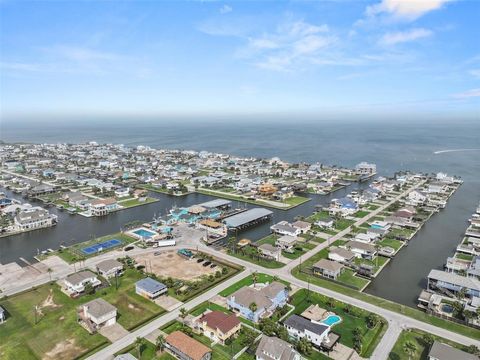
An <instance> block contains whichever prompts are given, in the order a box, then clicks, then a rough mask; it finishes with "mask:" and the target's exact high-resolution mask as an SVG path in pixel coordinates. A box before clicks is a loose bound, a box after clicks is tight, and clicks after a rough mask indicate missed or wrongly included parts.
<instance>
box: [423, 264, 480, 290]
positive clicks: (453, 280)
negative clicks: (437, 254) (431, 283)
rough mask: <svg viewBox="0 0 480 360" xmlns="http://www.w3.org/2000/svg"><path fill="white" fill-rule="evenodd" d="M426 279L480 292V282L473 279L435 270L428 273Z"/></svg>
mask: <svg viewBox="0 0 480 360" xmlns="http://www.w3.org/2000/svg"><path fill="white" fill-rule="evenodd" d="M428 278H429V279H433V280H437V281H443V282H447V283H450V284H453V285H457V286H461V287H464V288H467V289H472V290H478V291H480V281H479V280H477V279H475V278H468V277H465V276H461V275H457V274H454V273H448V272H446V271H441V270H435V269H433V270H431V271H430V273H429V274H428Z"/></svg>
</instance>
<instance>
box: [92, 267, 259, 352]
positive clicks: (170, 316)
mask: <svg viewBox="0 0 480 360" xmlns="http://www.w3.org/2000/svg"><path fill="white" fill-rule="evenodd" d="M249 273H250V272H249V271H248V270H244V271H242V272H241V273H239V274H237V275H235V276H234V277H231V278H230V279H227V280H226V281H224V282H223V283H221V284H219V285H218V286H216V287H214V288H212V289H210V290H209V291H207V292H205V293H203V294H201V295H199V296H197V297H196V298H194V299H193V300H190V301H189V302H187V303H185V304H184V305H183V307H184V308H186V309H187V310H190V309H192V308H194V307H195V306H197V305H199V304H201V303H203V302H204V301H207V300H209V299H210V298H211V297H213V296H214V295H216V294H218V293H219V292H220V291H222V290H224V289H226V288H227V287H229V286H230V285H233V284H235V283H236V282H237V281H239V280H241V279H243V278H244V277H246V276H247V275H248V274H249ZM179 314H180V308H179V309H176V310H173V311H171V312H168V313H166V314H165V315H163V316H161V317H159V318H157V319H155V320H153V321H152V322H150V323H148V324H147V325H145V326H142V327H141V328H140V329H138V330H135V331H133V332H131V333H130V334H128V335H127V336H125V337H123V338H121V339H120V340H118V341H115V342H114V343H112V344H111V345H109V346H107V347H106V348H104V349H102V350H100V351H99V352H97V353H96V354H94V355H92V356H90V357H88V358H87V359H88V360H99V359H111V358H112V355H113V354H115V353H117V352H119V351H120V350H122V349H123V348H125V347H126V346H128V345H130V344H132V343H133V342H134V341H135V339H136V338H137V337H145V336H147V335H148V334H150V333H151V332H152V331H154V330H156V329H158V328H159V327H162V326H163V325H165V324H167V323H168V322H170V321H172V320H175V319H176V318H177V317H178V315H179Z"/></svg>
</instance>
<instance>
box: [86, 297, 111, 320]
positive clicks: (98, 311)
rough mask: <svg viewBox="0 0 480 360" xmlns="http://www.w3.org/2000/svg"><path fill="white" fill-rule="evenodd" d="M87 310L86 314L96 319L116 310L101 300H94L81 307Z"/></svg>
mask: <svg viewBox="0 0 480 360" xmlns="http://www.w3.org/2000/svg"><path fill="white" fill-rule="evenodd" d="M82 306H83V307H87V308H88V310H87V311H88V313H89V314H90V315H92V316H94V317H96V318H99V317H102V316H103V315H106V314H108V313H109V312H112V311H116V310H117V308H116V307H115V306H113V305H112V304H110V303H108V302H106V301H105V300H103V299H102V298H98V299H94V300H92V301H89V302H88V303H86V304H83V305H82Z"/></svg>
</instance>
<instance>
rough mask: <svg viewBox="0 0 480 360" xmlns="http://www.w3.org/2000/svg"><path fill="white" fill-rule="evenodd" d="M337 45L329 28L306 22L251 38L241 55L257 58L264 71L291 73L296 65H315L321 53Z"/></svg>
mask: <svg viewBox="0 0 480 360" xmlns="http://www.w3.org/2000/svg"><path fill="white" fill-rule="evenodd" d="M335 41H336V38H335V36H333V35H332V34H330V31H329V28H328V26H327V25H315V24H309V23H306V22H304V21H303V20H300V21H294V22H286V23H282V24H280V25H279V26H278V27H277V29H276V31H274V32H271V33H264V34H262V35H261V36H258V37H251V38H250V39H249V41H248V44H247V45H246V47H245V48H243V49H241V51H239V53H240V54H242V55H243V56H244V57H247V58H254V59H255V61H254V63H255V65H256V66H257V67H259V68H262V69H269V70H275V71H291V70H293V68H294V67H295V66H296V65H300V64H301V63H305V62H309V63H311V64H313V63H314V61H313V60H314V58H315V57H316V56H318V54H319V52H320V50H321V49H324V48H326V47H328V46H330V45H331V44H333V43H334V42H335Z"/></svg>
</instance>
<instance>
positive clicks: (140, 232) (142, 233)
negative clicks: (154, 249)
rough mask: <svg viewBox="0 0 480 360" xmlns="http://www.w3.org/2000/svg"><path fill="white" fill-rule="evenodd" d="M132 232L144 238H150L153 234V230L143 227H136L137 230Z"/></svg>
mask: <svg viewBox="0 0 480 360" xmlns="http://www.w3.org/2000/svg"><path fill="white" fill-rule="evenodd" d="M133 233H134V234H137V235H138V236H141V237H144V238H150V237H152V236H154V235H155V233H154V232H151V231H148V230H145V229H138V230H135V231H134V232H133Z"/></svg>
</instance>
